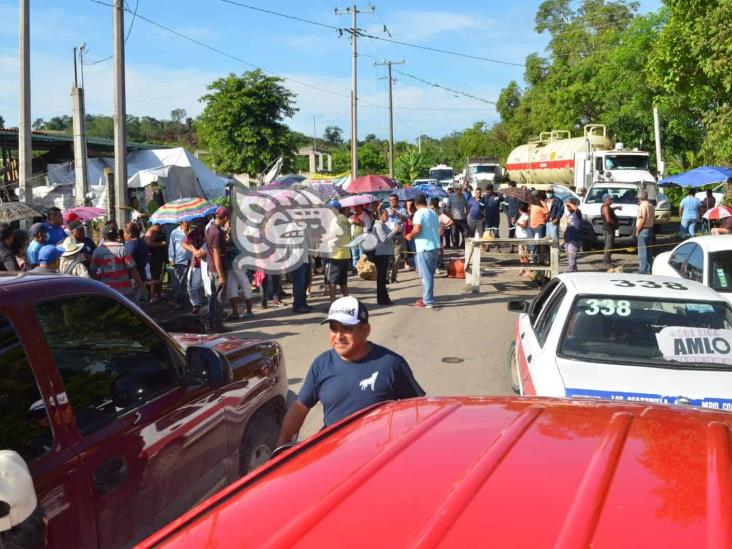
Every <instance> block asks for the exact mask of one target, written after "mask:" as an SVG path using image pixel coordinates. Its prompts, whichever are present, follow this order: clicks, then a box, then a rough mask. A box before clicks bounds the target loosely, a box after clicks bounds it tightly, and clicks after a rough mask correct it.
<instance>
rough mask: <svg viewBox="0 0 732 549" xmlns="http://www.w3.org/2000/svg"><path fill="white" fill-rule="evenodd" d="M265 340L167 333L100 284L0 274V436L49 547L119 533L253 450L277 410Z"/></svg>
mask: <svg viewBox="0 0 732 549" xmlns="http://www.w3.org/2000/svg"><path fill="white" fill-rule="evenodd" d="M286 395H287V375H286V373H285V364H284V359H283V356H282V350H281V349H280V347H279V345H277V344H276V343H272V342H268V341H263V340H242V339H238V338H235V337H226V336H220V337H217V336H197V335H171V334H167V333H166V332H165V331H164V330H162V329H161V328H160V327H159V326H158V325H156V324H155V322H153V321H152V320H151V319H150V318H149V317H148V316H147V315H145V313H143V312H142V311H141V310H140V309H139V308H137V307H135V306H134V305H133V304H131V303H130V302H129V301H127V300H126V299H125V298H123V297H121V296H120V295H119V294H118V293H116V292H115V291H113V290H111V289H109V288H108V287H107V286H105V285H103V284H101V283H98V282H95V281H92V280H85V279H81V278H75V277H66V276H63V277H62V276H33V275H27V276H0V449H11V450H16V451H17V452H19V453H20V454H21V455H22V456H23V457H24V458H25V460H26V461H27V462H28V464H29V466H30V469H31V473H32V474H33V478H34V483H35V486H36V491H37V493H38V500H39V502H40V503H41V505H42V506H43V508H44V510H45V512H46V515H47V517H48V541H49V545H50V546H51V547H69V546H73V547H105V548H106V547H120V546H129V545H131V544H133V543H134V542H135V541H138V540H140V539H142V538H144V537H145V536H146V535H147V534H149V533H151V532H154V531H155V530H156V529H158V528H159V527H160V526H162V525H164V524H166V523H167V522H169V521H170V520H171V519H173V518H175V517H177V516H178V515H180V514H181V513H182V512H184V511H185V510H187V509H189V508H190V507H191V506H192V505H194V504H195V503H197V502H198V501H201V500H202V499H204V498H205V497H207V496H209V495H211V494H213V493H214V492H216V491H217V490H219V489H220V488H222V487H223V486H225V485H226V484H228V483H230V482H232V481H234V480H236V479H237V478H238V477H239V476H241V475H242V474H243V473H246V472H247V471H249V470H250V469H252V468H254V467H256V466H257V465H259V464H260V463H262V462H264V461H265V460H266V459H267V458H268V457H269V453H270V451H271V449H272V448H273V447H274V444H275V442H276V436H277V432H278V430H279V425H280V423H281V419H282V416H283V413H284V410H285V405H286Z"/></svg>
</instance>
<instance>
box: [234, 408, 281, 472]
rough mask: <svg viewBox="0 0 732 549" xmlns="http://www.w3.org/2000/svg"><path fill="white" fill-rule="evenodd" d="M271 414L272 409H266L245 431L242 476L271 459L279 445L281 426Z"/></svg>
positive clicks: (240, 449)
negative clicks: (278, 438) (278, 437)
mask: <svg viewBox="0 0 732 549" xmlns="http://www.w3.org/2000/svg"><path fill="white" fill-rule="evenodd" d="M271 414H272V412H271V411H266V412H264V413H262V414H260V415H258V416H255V417H254V419H252V421H251V422H250V423H249V425H248V426H247V430H246V431H245V432H244V437H243V438H242V441H241V446H240V448H239V473H240V474H241V475H242V476H243V475H246V474H247V473H248V472H249V471H252V470H253V469H256V468H257V467H259V466H260V465H262V464H263V463H265V462H266V461H267V460H269V458H270V456H271V455H272V452H273V451H274V449H275V447H276V445H277V436H278V435H279V432H280V427H279V425H278V424H277V422H276V421H275V418H274V417H273V416H272V415H271Z"/></svg>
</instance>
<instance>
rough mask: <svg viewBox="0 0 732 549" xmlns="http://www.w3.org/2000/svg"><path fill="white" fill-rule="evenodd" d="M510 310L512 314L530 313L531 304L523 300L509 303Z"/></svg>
mask: <svg viewBox="0 0 732 549" xmlns="http://www.w3.org/2000/svg"><path fill="white" fill-rule="evenodd" d="M508 310H509V311H510V312H512V313H528V312H529V302H528V301H523V300H512V301H509V302H508Z"/></svg>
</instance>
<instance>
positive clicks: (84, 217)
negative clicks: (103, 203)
mask: <svg viewBox="0 0 732 549" xmlns="http://www.w3.org/2000/svg"><path fill="white" fill-rule="evenodd" d="M106 213H107V212H106V211H105V210H104V209H103V208H93V207H91V206H79V207H78V208H69V209H68V210H66V211H65V212H64V224H68V223H70V222H71V221H74V220H76V221H81V222H82V223H88V222H89V221H91V220H92V219H96V218H97V217H102V216H103V215H105V214H106Z"/></svg>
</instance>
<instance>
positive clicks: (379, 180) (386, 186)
mask: <svg viewBox="0 0 732 549" xmlns="http://www.w3.org/2000/svg"><path fill="white" fill-rule="evenodd" d="M395 188H396V183H395V182H394V180H392V179H389V178H388V177H384V176H383V175H362V176H361V177H357V178H356V179H354V180H353V181H350V182H349V183H347V184H346V185H343V190H344V191H346V192H347V193H349V194H358V193H375V192H379V191H391V190H393V189H395Z"/></svg>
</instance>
